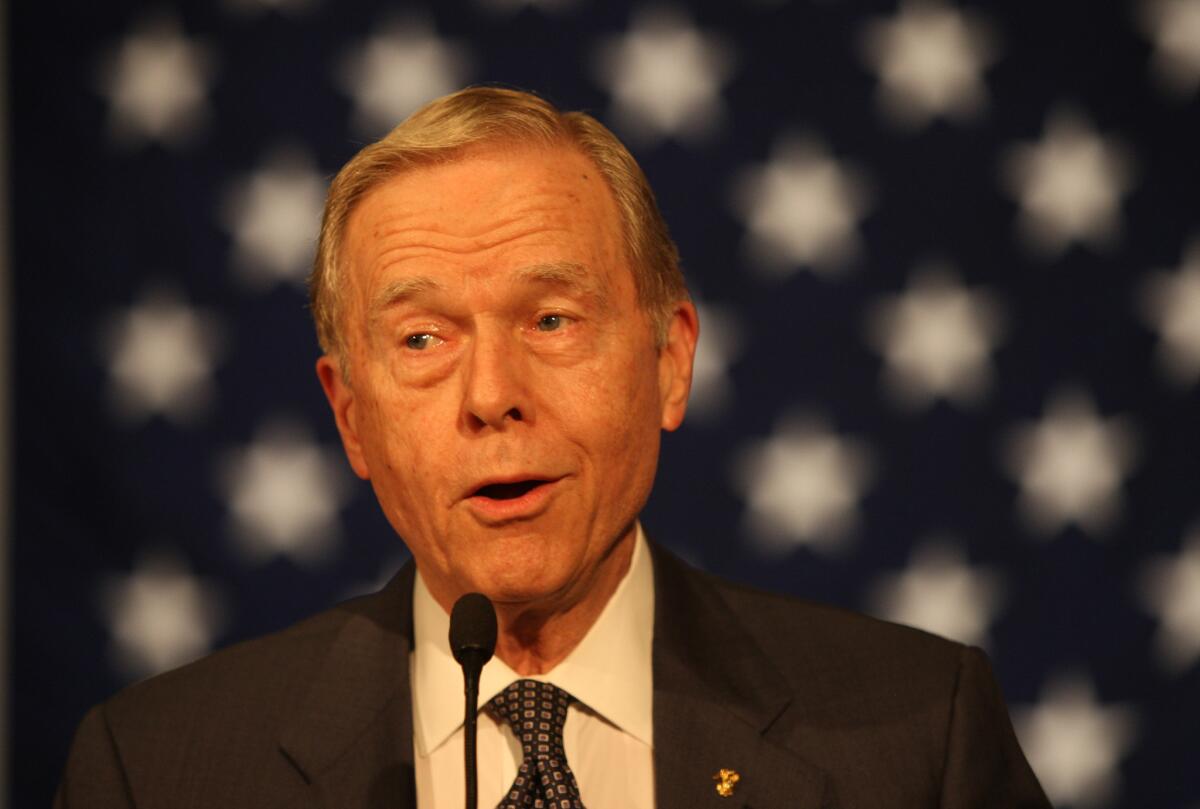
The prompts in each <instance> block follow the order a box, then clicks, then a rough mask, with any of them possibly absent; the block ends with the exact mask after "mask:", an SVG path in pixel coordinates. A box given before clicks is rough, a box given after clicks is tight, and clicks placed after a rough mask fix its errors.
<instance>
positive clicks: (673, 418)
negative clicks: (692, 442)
mask: <svg viewBox="0 0 1200 809" xmlns="http://www.w3.org/2000/svg"><path fill="white" fill-rule="evenodd" d="M699 336H700V318H699V316H698V315H697V314H696V307H695V306H693V305H692V303H691V301H680V302H679V303H677V304H676V305H675V311H674V312H673V313H672V314H671V321H670V323H669V324H668V327H667V344H666V345H664V346H663V347H662V348H660V349H659V351H658V393H659V398H660V400H661V401H662V428H663V429H664V430H674V429H676V428H678V427H679V425H680V424H682V423H683V414H684V413H685V412H686V411H687V401H688V394H689V393H691V390H692V362H693V360H694V359H695V357H696V340H697V339H698V338H699Z"/></svg>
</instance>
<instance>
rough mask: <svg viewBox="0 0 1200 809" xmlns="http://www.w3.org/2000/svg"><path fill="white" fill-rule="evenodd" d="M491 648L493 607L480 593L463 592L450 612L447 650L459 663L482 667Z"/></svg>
mask: <svg viewBox="0 0 1200 809" xmlns="http://www.w3.org/2000/svg"><path fill="white" fill-rule="evenodd" d="M495 650H496V608H495V607H493V606H492V602H491V601H489V600H488V597H487V596H485V595H483V594H482V593H467V594H466V595H465V596H463V597H462V598H460V599H459V600H458V601H456V602H454V609H453V610H451V611H450V651H451V652H453V653H454V659H455V660H457V661H458V664H459V665H460V666H467V665H473V666H478V667H479V668H483V664H484V663H486V662H488V661H489V660H491V659H492V653H493V652H494V651H495ZM476 671H478V669H476Z"/></svg>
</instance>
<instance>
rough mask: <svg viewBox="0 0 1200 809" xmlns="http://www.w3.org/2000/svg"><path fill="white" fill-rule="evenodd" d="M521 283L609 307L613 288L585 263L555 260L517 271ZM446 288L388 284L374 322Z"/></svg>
mask: <svg viewBox="0 0 1200 809" xmlns="http://www.w3.org/2000/svg"><path fill="white" fill-rule="evenodd" d="M516 276H517V281H518V282H524V283H534V284H548V285H551V286H559V287H564V288H566V289H570V290H572V291H574V292H576V293H578V294H581V295H584V296H586V297H588V298H591V299H592V300H593V301H594V302H596V303H597V304H599V305H600V306H603V307H607V305H608V301H609V298H610V296H609V287H608V284H607V282H606V281H604V280H603V279H601V278H598V277H597V276H596V275H595V274H594V273H591V272H588V270H587V268H586V267H585V266H584V265H582V264H577V263H575V262H573V261H551V262H546V263H544V264H531V265H530V266H528V267H522V268H520V269H519V270H517V273H516ZM445 290H446V287H445V286H444V285H442V284H441V283H439V282H438V281H435V280H434V279H432V278H429V277H428V276H423V275H417V276H412V277H409V278H400V279H397V280H395V281H392V282H390V283H388V284H387V285H386V286H384V288H383V289H381V290H379V291H378V292H377V293H376V294H375V295H373V296H372V297H371V307H370V312H371V315H370V317H371V319H372V320H373V319H375V318H377V317H379V316H380V315H381V314H382V313H383V312H384V311H385V310H387V309H389V308H391V307H392V306H395V305H396V304H398V303H403V302H405V301H407V300H411V299H412V298H414V297H416V296H418V295H421V294H423V293H426V292H444V291H445Z"/></svg>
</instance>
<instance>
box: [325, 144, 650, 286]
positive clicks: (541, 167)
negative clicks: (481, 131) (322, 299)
mask: <svg viewBox="0 0 1200 809" xmlns="http://www.w3.org/2000/svg"><path fill="white" fill-rule="evenodd" d="M345 235H346V239H345V247H346V251H345V258H346V261H345V263H344V266H345V268H346V270H347V275H349V276H350V277H349V278H348V279H346V280H347V281H348V282H349V285H350V286H351V288H352V289H353V290H354V292H352V293H351V296H350V297H352V298H358V299H359V301H360V302H362V303H365V302H366V301H367V300H368V299H370V298H371V297H373V296H374V295H376V294H378V292H379V287H380V286H381V285H384V284H388V285H393V284H395V283H397V276H400V280H401V281H402V278H403V276H404V275H405V274H407V273H409V272H415V270H416V268H419V267H420V266H421V265H422V263H423V262H430V261H446V262H450V263H455V262H457V263H459V264H461V265H464V266H465V265H468V264H470V263H472V262H473V261H475V262H480V263H484V264H486V263H487V262H488V261H492V260H496V258H497V257H498V256H504V257H506V259H507V258H510V257H513V256H514V255H515V256H519V260H520V263H521V265H522V266H528V267H541V268H542V269H545V268H547V267H552V266H557V268H558V270H559V272H558V273H557V276H559V277H561V278H564V279H565V278H566V276H569V275H572V274H574V275H576V276H578V274H579V269H580V268H582V270H584V271H586V272H591V273H597V274H600V275H604V274H606V273H613V272H614V271H615V270H619V271H620V272H619V273H617V275H624V274H628V275H629V278H628V279H627V280H628V281H629V282H631V283H632V281H633V279H632V275H631V273H630V270H629V269H628V267H627V266H626V264H627V263H626V262H625V261H624V251H623V238H622V226H621V219H620V216H619V213H618V208H617V205H616V202H615V200H614V198H613V194H612V192H611V190H610V189H609V187H608V184H607V182H606V180H605V179H604V177H603V176H602V175H601V173H600V172H599V170H598V169H597V168H596V167H595V165H594V163H593V162H592V161H591V159H590V158H588V157H587V156H585V155H583V154H581V153H579V152H578V151H577V150H574V149H569V148H563V147H528V146H523V145H518V144H492V145H489V146H487V147H476V148H473V149H470V150H465V151H463V152H462V153H461V154H459V155H456V156H455V158H454V159H452V160H446V161H440V162H436V163H429V164H423V165H417V166H411V167H408V168H406V169H405V170H404V171H402V172H400V173H398V174H396V175H394V176H392V177H390V178H388V179H387V180H385V181H383V182H381V183H380V184H379V185H378V186H376V187H375V188H373V189H372V190H371V191H370V192H369V193H367V194H366V195H364V197H363V198H362V199H361V200H360V201H359V203H358V205H357V206H355V210H354V211H353V212H352V214H351V216H350V219H349V221H348V223H347V227H346V234H345ZM571 265H574V267H575V272H574V273H566V274H564V273H563V272H562V270H563V269H564V268H566V267H568V266H571ZM542 274H543V275H547V274H546V273H542ZM550 275H553V273H551V274H550ZM547 277H548V275H547ZM575 280H579V279H578V278H576V279H575ZM614 280H615V282H616V284H617V285H619V286H623V285H624V281H623V280H622V279H620V278H612V279H606V280H604V281H602V282H603V283H612V282H613V281H614Z"/></svg>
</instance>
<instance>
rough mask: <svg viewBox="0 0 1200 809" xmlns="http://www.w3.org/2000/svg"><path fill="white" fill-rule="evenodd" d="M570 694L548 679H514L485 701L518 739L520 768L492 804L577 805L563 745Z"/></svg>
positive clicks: (544, 808)
mask: <svg viewBox="0 0 1200 809" xmlns="http://www.w3.org/2000/svg"><path fill="white" fill-rule="evenodd" d="M574 701H575V698H574V697H572V696H571V695H570V694H568V693H567V692H566V691H563V690H562V689H561V688H558V687H557V686H555V685H552V684H551V683H542V682H538V681H537V680H517V681H516V682H515V683H513V684H511V685H510V686H508V688H505V689H504V690H503V691H501V692H500V693H499V694H497V695H496V696H494V697H492V699H491V700H490V701H489V702H488V708H490V709H491V711H492V713H493V714H495V715H496V716H498V717H501V718H503V719H506V720H508V724H509V725H511V726H512V729H513V732H514V733H516V734H517V738H518V739H520V740H521V752H522V754H523V755H524V758H523V759H522V760H521V769H519V770H517V777H516V779H515V780H514V781H513V785H512V787H510V788H509V790H508V794H506V795H505V796H504V798H503V799H502V800H501V801H500V804H499V805H498V806H497V807H496V809H583V803H582V802H581V801H580V800H579V785H578V784H577V783H576V782H575V774H574V773H572V772H571V768H570V766H568V765H567V754H566V753H565V752H564V751H563V723H564V722H566V721H567V706H569V705H570V704H571V703H572V702H574Z"/></svg>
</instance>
